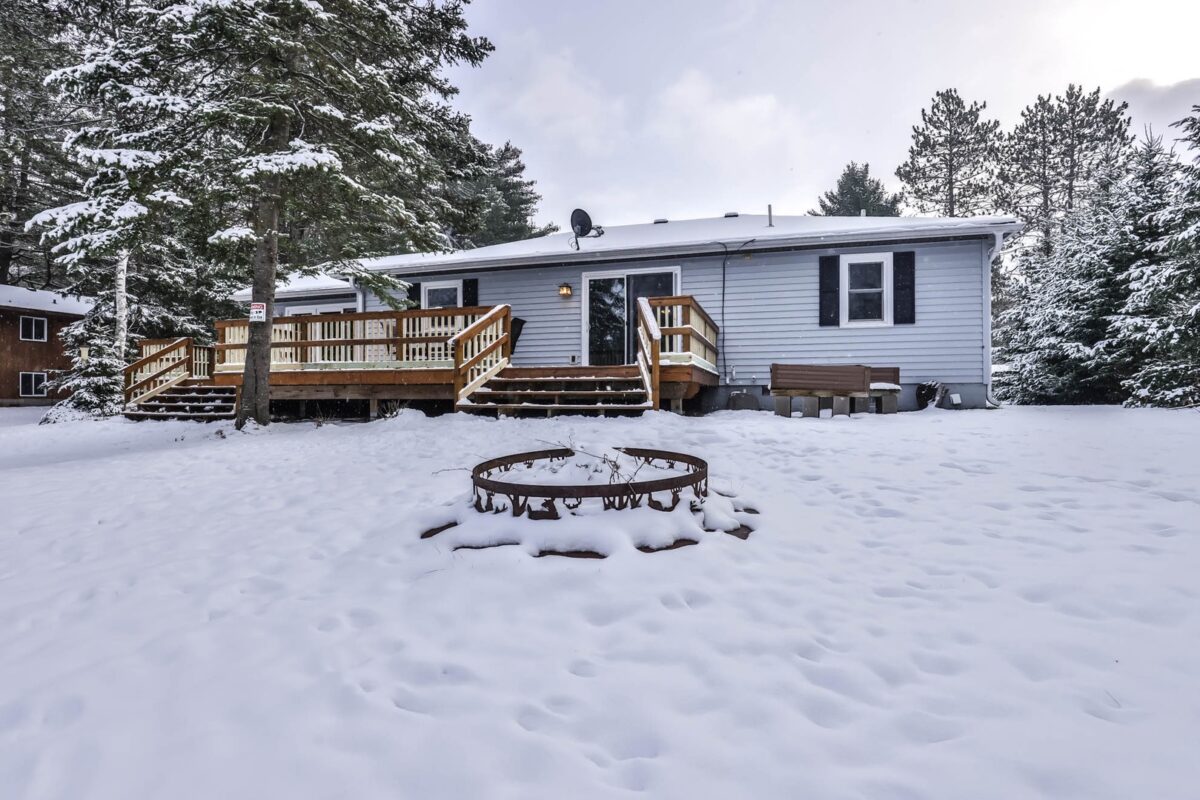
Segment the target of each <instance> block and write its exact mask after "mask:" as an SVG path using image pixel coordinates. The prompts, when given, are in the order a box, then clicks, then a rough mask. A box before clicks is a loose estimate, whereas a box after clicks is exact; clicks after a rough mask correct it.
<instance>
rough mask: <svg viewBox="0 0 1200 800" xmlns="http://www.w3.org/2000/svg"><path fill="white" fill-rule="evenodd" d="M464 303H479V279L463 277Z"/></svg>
mask: <svg viewBox="0 0 1200 800" xmlns="http://www.w3.org/2000/svg"><path fill="white" fill-rule="evenodd" d="M462 304H463V305H464V306H477V305H479V279H478V278H465V279H463V290H462Z"/></svg>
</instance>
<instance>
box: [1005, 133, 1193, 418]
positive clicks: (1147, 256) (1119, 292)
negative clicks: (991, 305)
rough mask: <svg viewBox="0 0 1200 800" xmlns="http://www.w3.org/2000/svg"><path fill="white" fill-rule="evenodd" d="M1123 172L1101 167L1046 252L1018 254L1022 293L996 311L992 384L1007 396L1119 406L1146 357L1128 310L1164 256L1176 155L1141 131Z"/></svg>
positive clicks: (1118, 168)
mask: <svg viewBox="0 0 1200 800" xmlns="http://www.w3.org/2000/svg"><path fill="white" fill-rule="evenodd" d="M1129 166H1130V170H1129V172H1128V174H1124V169H1123V166H1122V165H1121V164H1119V163H1116V164H1108V165H1101V166H1099V167H1097V168H1096V169H1095V170H1093V175H1092V178H1091V180H1090V181H1089V182H1088V183H1087V184H1086V185H1085V187H1084V188H1083V189H1082V190H1081V191H1080V193H1079V194H1078V195H1077V197H1076V199H1075V205H1074V207H1073V208H1072V209H1070V210H1068V211H1066V212H1065V213H1064V215H1063V217H1062V220H1061V222H1060V223H1059V225H1058V230H1057V233H1056V237H1055V241H1054V246H1053V248H1052V249H1051V250H1050V252H1048V253H1047V252H1044V251H1043V250H1042V249H1041V248H1033V249H1032V250H1029V251H1027V252H1026V253H1025V254H1024V258H1025V263H1024V265H1023V266H1024V270H1023V271H1024V274H1025V276H1026V281H1025V283H1024V285H1023V286H1022V289H1021V292H1022V297H1021V300H1020V302H1019V303H1018V304H1016V305H1015V306H1013V307H1012V308H1011V309H1009V310H1008V311H1007V312H1006V313H1005V314H1004V315H1003V317H1002V320H1003V322H1004V323H1005V330H1006V335H1007V338H1006V339H1005V343H1004V347H1003V348H1002V351H1001V358H1002V359H1003V360H1004V361H1005V362H1006V363H1007V364H1008V365H1009V370H1008V371H1007V372H1004V373H1001V375H1000V379H999V380H998V381H997V384H998V386H997V388H998V391H999V393H1000V394H1001V395H1002V396H1004V397H1006V398H1007V399H1012V400H1017V401H1019V402H1029V403H1117V402H1122V401H1123V400H1125V399H1126V397H1127V389H1126V384H1127V381H1128V379H1129V378H1130V376H1131V375H1132V374H1133V373H1134V372H1135V371H1136V370H1137V369H1138V368H1139V365H1140V363H1141V361H1142V360H1143V357H1144V356H1143V343H1142V342H1141V341H1140V335H1141V333H1142V332H1143V331H1144V330H1145V326H1144V325H1143V324H1141V323H1143V322H1145V320H1144V319H1130V318H1128V317H1127V315H1128V314H1129V309H1130V302H1131V286H1132V285H1133V284H1135V283H1138V282H1139V281H1140V278H1138V277H1136V276H1140V275H1144V274H1153V273H1155V272H1156V271H1157V270H1158V269H1159V268H1160V267H1161V265H1162V263H1163V257H1162V255H1161V250H1162V247H1163V244H1164V239H1163V231H1162V228H1161V226H1160V225H1158V224H1157V222H1156V219H1157V218H1158V217H1159V215H1160V214H1161V213H1162V212H1163V211H1164V209H1165V208H1166V206H1167V203H1168V202H1169V197H1170V195H1171V191H1172V181H1173V175H1174V171H1175V162H1174V159H1173V157H1172V156H1171V154H1170V153H1169V152H1167V151H1166V150H1165V149H1164V148H1163V146H1162V141H1161V139H1160V138H1158V137H1154V136H1152V135H1150V134H1147V137H1146V138H1145V139H1144V140H1143V141H1142V142H1140V143H1139V145H1138V147H1137V148H1136V149H1135V151H1134V153H1133V155H1132V157H1131V158H1130V160H1129Z"/></svg>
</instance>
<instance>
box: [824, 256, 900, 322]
mask: <svg viewBox="0 0 1200 800" xmlns="http://www.w3.org/2000/svg"><path fill="white" fill-rule="evenodd" d="M879 263H882V264H883V319H850V265H851V264H879ZM838 278H839V280H838V312H839V317H840V319H839V324H840V325H841V327H843V328H885V327H891V325H892V324H893V323H892V254H891V253H844V254H842V256H841V274H840V275H839V276H838Z"/></svg>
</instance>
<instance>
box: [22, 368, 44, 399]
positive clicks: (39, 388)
mask: <svg viewBox="0 0 1200 800" xmlns="http://www.w3.org/2000/svg"><path fill="white" fill-rule="evenodd" d="M20 394H21V397H45V396H46V373H44V372H22V373H21V393H20Z"/></svg>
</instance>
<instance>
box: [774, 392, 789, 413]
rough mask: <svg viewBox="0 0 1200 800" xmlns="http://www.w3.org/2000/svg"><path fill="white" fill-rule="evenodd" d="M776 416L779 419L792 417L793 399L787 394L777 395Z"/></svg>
mask: <svg viewBox="0 0 1200 800" xmlns="http://www.w3.org/2000/svg"><path fill="white" fill-rule="evenodd" d="M775 415H776V416H779V417H790V416H792V397H791V395H787V394H777V395H775Z"/></svg>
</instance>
